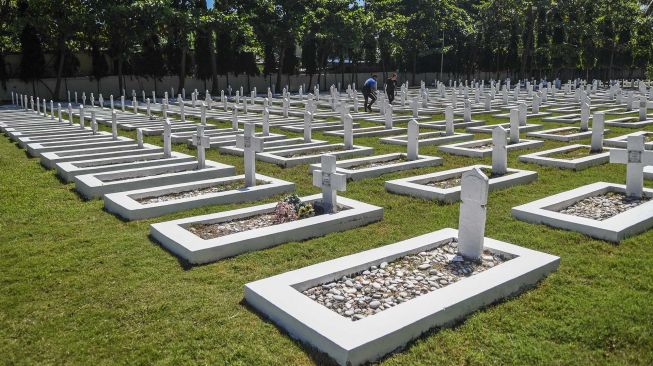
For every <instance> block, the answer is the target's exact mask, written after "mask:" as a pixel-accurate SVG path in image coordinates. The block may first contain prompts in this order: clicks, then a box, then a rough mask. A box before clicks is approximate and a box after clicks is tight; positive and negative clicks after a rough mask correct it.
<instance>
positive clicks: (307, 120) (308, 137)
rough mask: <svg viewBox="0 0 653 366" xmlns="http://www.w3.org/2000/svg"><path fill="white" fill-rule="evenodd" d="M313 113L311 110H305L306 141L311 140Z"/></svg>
mask: <svg viewBox="0 0 653 366" xmlns="http://www.w3.org/2000/svg"><path fill="white" fill-rule="evenodd" d="M312 121H313V115H312V114H311V112H309V111H304V142H311V122H312Z"/></svg>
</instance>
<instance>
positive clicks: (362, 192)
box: [0, 116, 653, 365]
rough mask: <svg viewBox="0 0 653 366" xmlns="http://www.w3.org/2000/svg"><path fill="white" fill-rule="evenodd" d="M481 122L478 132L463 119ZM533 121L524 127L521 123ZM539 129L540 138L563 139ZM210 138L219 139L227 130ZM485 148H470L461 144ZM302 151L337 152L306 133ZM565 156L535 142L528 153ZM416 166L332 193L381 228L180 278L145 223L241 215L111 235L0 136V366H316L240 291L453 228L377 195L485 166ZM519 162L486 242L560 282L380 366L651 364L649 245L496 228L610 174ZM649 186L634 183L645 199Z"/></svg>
mask: <svg viewBox="0 0 653 366" xmlns="http://www.w3.org/2000/svg"><path fill="white" fill-rule="evenodd" d="M481 117H483V118H486V119H488V116H479V117H475V118H481ZM438 118H442V117H441V116H438ZM502 121H504V122H505V120H502ZM538 121H539V120H538V119H529V122H530V123H538ZM489 122H490V123H496V122H499V121H497V120H491V121H489ZM544 124H545V126H547V127H549V126H550V128H553V127H559V126H565V125H564V124H555V123H544ZM220 125H221V126H224V127H226V126H228V125H229V123H220ZM363 125H367V126H369V125H372V124H367V123H363ZM399 125H405V124H399ZM649 130H650V129H649ZM273 132H280V131H278V130H273ZM628 132H631V130H628V129H619V128H611V131H610V133H609V134H608V136H607V137H613V136H618V135H621V134H624V133H628ZM123 134H124V135H125V136H131V137H134V136H135V133H123ZM489 136H490V135H487V134H477V135H476V138H489ZM314 137H315V138H319V139H326V140H329V141H333V142H341V140H340V139H338V138H331V137H327V136H324V135H322V134H321V133H315V134H314ZM524 137H525V136H524ZM146 142H151V143H156V144H159V145H160V144H161V141H160V138H146ZM355 142H356V144H358V145H364V146H373V147H374V148H375V154H382V153H390V152H401V151H404V149H403V148H402V147H398V146H394V145H384V144H380V143H378V139H377V138H360V139H356V141H355ZM588 142H589V139H587V140H583V141H581V142H580V143H588ZM565 145H566V144H564V143H560V142H550V141H547V142H546V143H545V144H544V146H543V147H541V148H540V149H539V150H544V149H551V148H554V147H559V146H565ZM175 150H177V151H180V152H185V153H191V154H195V152H194V151H191V150H188V148H187V147H186V146H185V145H175ZM420 153H421V154H427V155H436V156H442V157H443V158H444V165H443V166H441V167H434V168H422V169H416V170H410V171H404V172H398V173H393V174H388V175H384V176H382V177H379V178H375V179H369V180H363V181H358V182H353V183H349V184H348V186H347V191H346V192H343V193H342V195H343V196H346V197H349V198H353V199H357V200H361V201H364V202H367V203H371V204H375V205H379V206H383V207H384V209H385V216H384V219H383V221H381V222H379V223H375V224H372V225H369V226H366V227H362V228H357V229H354V230H349V231H346V232H342V233H334V234H330V235H327V236H325V237H321V238H316V239H312V240H308V241H305V242H301V243H297V242H294V243H287V244H283V245H280V246H277V247H274V248H271V249H268V250H263V251H258V252H254V253H247V254H243V255H240V256H237V257H235V258H230V259H226V260H222V261H219V262H216V263H212V264H209V265H203V266H195V267H192V266H188V265H186V264H185V263H183V262H182V261H179V260H178V259H177V258H176V257H174V256H173V255H171V254H170V253H169V252H167V251H166V250H164V249H162V248H161V247H160V246H159V245H157V244H156V243H154V242H152V241H151V240H150V239H149V238H148V230H149V224H150V223H153V222H159V221H165V220H170V219H175V218H181V217H187V216H191V215H198V214H204V213H210V212H216V211H224V210H229V209H233V208H236V207H245V206H249V205H252V204H255V203H249V204H239V205H226V206H212V207H205V208H200V209H194V210H191V211H186V212H181V213H176V214H171V215H167V216H164V217H160V218H156V219H151V220H143V221H136V222H123V221H121V220H119V219H118V218H116V217H115V216H113V215H111V214H108V213H106V212H104V211H103V209H102V201H101V200H93V201H83V200H82V199H80V197H79V196H78V195H77V194H76V193H75V191H74V189H73V188H74V185H73V184H67V185H64V184H62V183H61V182H60V181H59V180H58V179H57V178H56V177H55V175H54V173H53V172H52V171H47V170H45V169H43V168H42V167H41V166H40V165H39V162H38V160H37V159H30V158H28V157H27V156H26V154H25V152H24V151H23V150H21V149H19V148H18V147H17V146H15V145H14V144H12V143H10V142H9V140H8V139H6V138H5V137H2V138H0V269H1V270H0V274H1V275H0V355H1V356H0V363H2V364H6V365H13V364H56V365H60V364H81V365H88V364H93V365H95V364H130V365H132V364H153V363H157V364H173V365H179V364H196V363H198V364H229V365H307V364H312V363H325V362H327V361H328V360H327V359H326V358H324V356H322V355H320V354H317V353H316V352H315V351H314V350H312V349H310V348H308V347H306V346H303V345H302V344H300V343H298V342H296V341H294V340H292V339H291V338H290V337H288V336H287V335H286V334H285V333H284V332H283V331H281V330H280V329H279V328H277V327H276V326H274V325H273V324H272V323H270V322H268V321H266V320H264V319H263V318H262V317H261V316H260V315H258V314H257V313H255V312H254V311H252V310H251V309H250V308H248V307H247V306H246V304H245V303H244V301H243V285H245V284H246V283H248V282H250V281H254V280H257V279H261V278H265V277H268V276H272V275H275V274H279V273H282V272H286V271H289V270H293V269H297V268H300V267H304V266H307V265H311V264H315V263H319V262H323V261H326V260H329V259H333V258H337V257H340V256H344V255H348V254H352V253H356V252H360V251H363V250H366V249H371V248H376V247H379V246H382V245H386V244H390V243H394V242H396V241H399V240H404V239H407V238H410V237H414V236H417V235H420V234H424V233H427V232H431V231H435V230H438V229H441V228H445V227H454V228H455V227H457V225H458V209H459V205H458V204H453V205H445V204H438V203H435V202H430V201H425V200H420V199H414V198H410V197H407V196H399V195H394V194H389V193H387V192H386V191H385V190H384V188H383V182H384V181H385V180H388V179H394V178H400V177H407V176H411V175H416V174H423V173H427V172H434V171H441V170H445V169H451V168H456V167H462V166H467V165H472V164H478V163H486V164H489V163H490V158H486V159H477V158H466V157H458V156H453V155H448V154H444V153H440V152H438V151H437V148H436V147H431V146H430V147H424V148H421V149H420ZM523 153H524V151H523V150H521V151H513V152H510V154H509V156H510V159H509V166H510V167H513V168H522V169H531V170H536V171H538V172H539V174H540V176H539V179H538V180H537V181H536V182H534V183H532V184H529V185H522V186H517V187H513V188H510V189H506V190H500V191H496V192H492V193H491V194H490V198H489V205H488V207H489V208H488V220H487V229H486V234H487V236H489V237H492V238H495V239H498V240H503V241H507V242H510V243H514V244H517V245H521V246H524V247H527V248H531V249H535V250H540V251H543V252H546V253H551V254H555V255H558V256H560V257H561V264H560V268H559V270H558V271H557V272H555V273H553V274H551V275H550V276H549V277H548V278H546V279H545V280H544V281H543V282H542V283H540V284H539V285H538V286H537V287H536V288H534V289H531V290H529V291H527V292H525V293H523V294H522V295H520V296H518V297H516V298H512V299H508V300H506V301H504V302H502V303H499V304H496V305H493V306H491V307H489V308H487V309H484V310H481V311H478V312H476V313H474V314H472V315H471V316H469V317H468V318H467V319H466V320H465V321H463V322H462V323H460V324H458V325H457V326H455V327H454V328H447V329H441V330H435V331H432V332H430V333H429V334H427V335H425V336H423V337H421V338H420V339H418V340H417V341H415V342H413V343H412V344H411V345H410V346H409V347H408V348H407V349H405V350H404V351H402V352H400V353H397V354H394V355H391V356H389V357H388V358H386V359H385V360H383V361H382V362H381V363H382V364H384V365H462V364H471V365H487V364H520V365H530V364H556V365H557V364H568V365H590V364H591V365H595V364H623V365H632V364H639V365H650V364H652V363H653V301H652V299H653V280H652V279H653V245H652V244H653V230H650V231H648V232H646V233H643V234H641V235H637V236H634V237H631V238H629V239H627V240H624V241H623V242H622V243H621V244H620V245H613V244H609V243H607V242H604V241H600V240H594V239H590V238H588V237H586V236H583V235H581V234H578V233H574V232H568V231H562V230H557V229H553V228H549V227H546V226H543V225H533V224H529V223H525V222H522V221H517V220H515V219H513V218H512V217H511V215H510V209H511V208H512V207H514V206H517V205H520V204H523V203H527V202H530V201H533V200H535V199H539V198H542V197H545V196H549V195H552V194H555V193H558V192H561V191H565V190H569V189H572V188H576V187H578V186H581V185H584V184H589V183H593V182H596V181H609V182H617V183H623V182H624V181H625V171H626V168H625V166H624V165H621V164H606V165H602V166H598V167H593V168H590V169H587V170H584V171H580V172H574V171H569V170H559V169H555V168H547V167H540V166H537V165H531V164H523V163H519V162H518V161H517V157H518V155H520V154H523ZM207 158H209V159H213V160H216V161H219V162H223V163H227V164H232V165H235V166H236V167H237V170H238V172H240V173H242V171H243V167H242V158H240V157H234V156H228V155H219V154H218V153H217V151H216V150H210V151H208V152H207ZM257 170H258V172H260V173H262V174H266V175H270V176H273V177H277V178H281V179H286V180H290V181H293V182H295V183H296V184H297V193H298V194H300V195H307V194H313V193H318V192H319V190H318V188H316V187H313V186H312V184H311V176H310V175H309V174H308V168H307V166H306V165H302V166H298V167H293V168H289V169H281V168H279V167H277V166H274V165H271V164H267V163H262V162H257ZM651 183H652V182H650V181H649V182H647V186H649V187H650V186H652V184H651ZM275 199H277V198H271V199H268V200H265V201H263V202H271V201H273V200H275ZM258 203H261V202H258Z"/></svg>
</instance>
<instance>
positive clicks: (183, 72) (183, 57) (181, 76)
mask: <svg viewBox="0 0 653 366" xmlns="http://www.w3.org/2000/svg"><path fill="white" fill-rule="evenodd" d="M186 51H187V49H186V47H182V48H181V62H180V64H179V88H178V89H177V94H181V91H182V89H184V87H185V85H186Z"/></svg>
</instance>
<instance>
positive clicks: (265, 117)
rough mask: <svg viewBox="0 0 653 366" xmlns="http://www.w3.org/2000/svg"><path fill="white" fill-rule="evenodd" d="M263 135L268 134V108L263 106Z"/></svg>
mask: <svg viewBox="0 0 653 366" xmlns="http://www.w3.org/2000/svg"><path fill="white" fill-rule="evenodd" d="M262 126H263V136H270V110H269V109H268V108H267V107H265V108H263V124H262Z"/></svg>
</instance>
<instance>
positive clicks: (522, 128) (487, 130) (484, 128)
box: [465, 123, 543, 133]
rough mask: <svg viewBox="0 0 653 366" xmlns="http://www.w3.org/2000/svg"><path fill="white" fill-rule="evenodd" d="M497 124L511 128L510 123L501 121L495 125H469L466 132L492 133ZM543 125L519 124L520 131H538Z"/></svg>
mask: <svg viewBox="0 0 653 366" xmlns="http://www.w3.org/2000/svg"><path fill="white" fill-rule="evenodd" d="M497 126H502V127H503V128H505V129H507V130H510V123H499V124H495V125H484V126H476V127H467V128H465V131H466V132H469V133H492V130H493V129H495V128H496V127H497ZM542 127H543V126H542V125H535V124H531V123H528V124H526V125H523V126H521V125H520V126H519V132H531V131H536V130H539V129H542Z"/></svg>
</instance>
